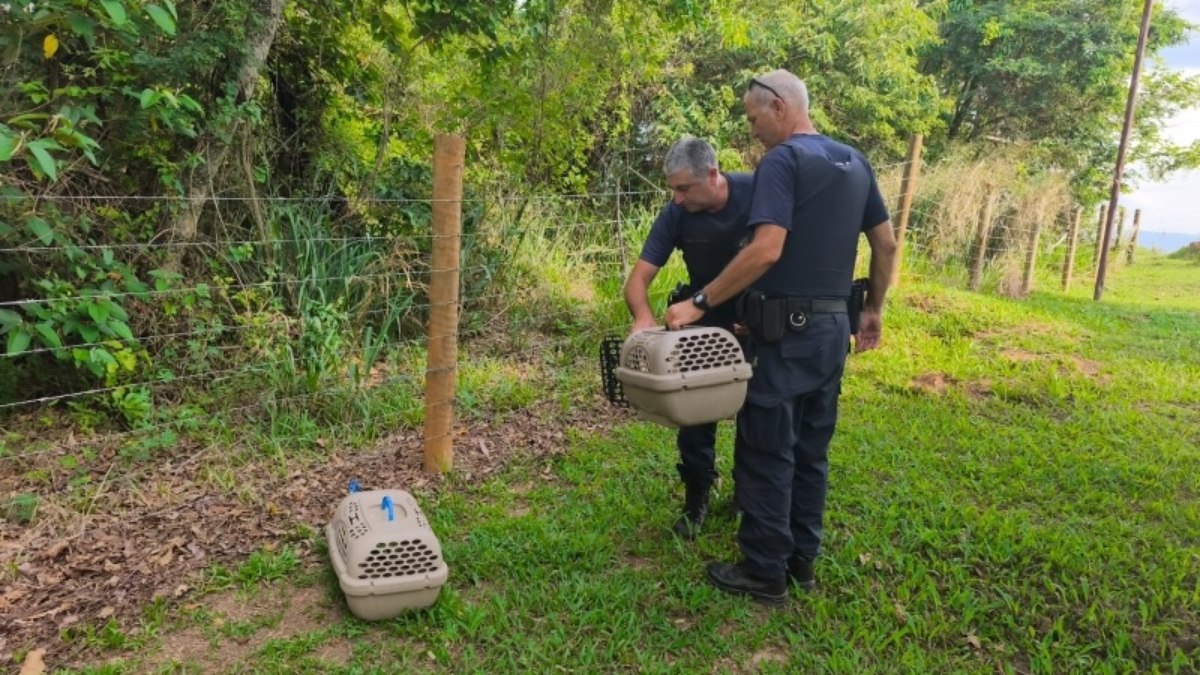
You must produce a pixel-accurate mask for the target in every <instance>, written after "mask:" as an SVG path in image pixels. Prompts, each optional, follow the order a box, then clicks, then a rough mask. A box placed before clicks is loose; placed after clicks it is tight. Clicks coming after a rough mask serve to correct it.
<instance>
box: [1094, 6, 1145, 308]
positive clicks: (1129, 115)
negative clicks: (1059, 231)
mask: <svg viewBox="0 0 1200 675" xmlns="http://www.w3.org/2000/svg"><path fill="white" fill-rule="evenodd" d="M1152 9H1154V0H1146V6H1145V8H1143V9H1142V32H1141V34H1140V35H1138V44H1137V53H1136V54H1135V55H1134V57H1133V76H1132V77H1130V78H1129V100H1127V101H1126V102H1125V125H1124V126H1123V127H1122V128H1121V145H1120V147H1119V148H1118V149H1117V168H1116V171H1114V172H1113V182H1112V193H1111V194H1110V195H1109V198H1108V215H1107V218H1108V219H1107V221H1106V222H1105V224H1104V241H1103V243H1102V244H1101V245H1100V263H1099V265H1098V267H1099V269H1098V270H1097V271H1096V290H1095V292H1094V293H1093V294H1092V299H1093V300H1096V301H1099V300H1100V298H1101V297H1103V295H1104V277H1105V272H1106V268H1107V267H1108V249H1109V241H1110V240H1111V239H1112V224H1113V216H1115V215H1116V211H1117V198H1118V197H1120V196H1121V176H1122V175H1123V174H1124V173H1125V150H1126V148H1127V147H1128V146H1129V132H1130V129H1131V127H1132V126H1133V109H1134V107H1135V106H1136V105H1137V91H1138V77H1139V76H1141V74H1142V58H1143V57H1144V56H1145V55H1146V36H1147V35H1148V34H1149V33H1150V11H1151V10H1152Z"/></svg>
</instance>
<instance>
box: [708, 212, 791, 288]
mask: <svg viewBox="0 0 1200 675" xmlns="http://www.w3.org/2000/svg"><path fill="white" fill-rule="evenodd" d="M754 235H755V236H754V239H752V240H751V241H750V244H749V245H748V246H746V248H743V249H742V250H741V251H739V252H738V254H737V255H736V256H734V258H733V260H731V261H730V262H729V264H728V265H726V266H725V269H723V270H721V274H720V275H718V276H717V278H716V279H713V280H712V282H710V283H709V284H708V285H707V286H705V287H704V292H705V293H707V294H708V304H710V305H712V306H714V307H715V306H717V305H720V304H722V303H725V302H728V301H729V300H732V299H733V298H735V297H737V296H738V294H739V293H741V292H742V291H744V290H746V289H747V288H749V287H750V284H752V283H754V282H755V281H758V278H759V277H761V276H762V275H764V274H766V273H767V270H769V269H771V265H774V264H775V262H776V261H777V260H779V255H780V253H781V251H782V250H783V240H784V238H785V237H786V236H787V231H786V230H784V229H783V228H781V227H778V226H766V225H760V226H759V227H758V229H757V230H755V233H754Z"/></svg>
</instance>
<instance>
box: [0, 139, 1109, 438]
mask: <svg viewBox="0 0 1200 675" xmlns="http://www.w3.org/2000/svg"><path fill="white" fill-rule="evenodd" d="M906 164H907V162H905V161H900V162H894V163H888V164H882V165H877V166H876V167H875V168H876V170H877V171H878V172H884V171H889V170H891V169H895V168H898V167H903V166H905V165H906ZM888 182H889V184H891V183H896V182H898V178H897V179H891V178H889V179H888ZM666 194H667V191H666V190H662V189H655V190H619V189H618V190H615V191H606V192H595V193H580V194H566V195H530V194H520V195H514V194H507V195H499V196H495V195H493V196H490V197H487V198H479V199H462V200H432V199H415V198H362V197H345V198H343V197H335V196H314V197H301V198H291V197H230V196H217V197H215V198H214V197H210V198H207V199H206V200H205V201H211V202H250V201H258V202H269V203H286V202H298V203H312V202H333V201H337V202H347V203H381V204H398V203H424V204H428V205H432V204H434V203H435V202H437V201H441V202H457V203H462V204H468V203H469V204H475V203H479V204H490V205H500V206H506V205H510V204H515V203H517V202H526V203H529V202H547V203H549V202H555V201H558V202H561V201H563V200H571V199H585V198H593V199H602V198H607V197H624V196H645V195H660V196H662V195H666ZM918 194H919V187H918ZM0 197H3V195H0ZM59 198H62V200H63V201H66V200H78V201H83V200H87V199H96V200H98V201H106V200H109V201H117V200H143V201H188V202H191V201H194V200H192V199H191V198H189V197H186V196H179V197H175V196H162V195H158V196H154V195H133V196H114V195H110V196H98V195H90V196H85V195H68V196H54V195H43V196H40V197H29V196H24V197H19V199H22V200H30V201H37V200H39V199H41V200H45V199H52V200H53V199H59ZM951 202H954V203H956V204H957V200H956V199H955V198H953V197H945V198H939V199H917V200H914V202H913V205H912V208H911V210H910V224H909V230H908V237H907V238H906V242H905V246H906V249H907V250H908V251H909V252H910V253H916V254H918V255H926V256H929V257H934V256H941V257H942V258H945V257H946V255H945V253H946V252H945V251H943V250H941V249H940V248H939V247H938V246H936V245H935V244H933V243H927V242H926V241H924V240H923V239H922V238H923V237H926V236H927V235H929V236H933V235H937V234H938V233H939V226H941V225H942V224H940V223H937V222H936V221H937V218H938V216H939V214H940V213H943V212H944V211H945V210H946V209H949V208H950V204H951ZM640 208H641V207H639V209H640ZM958 208H959V210H960V211H961V210H962V207H961V205H959V206H958ZM967 211H968V212H969V211H970V209H967ZM652 215H653V213H652V210H650V209H646V212H645V213H639V214H638V215H637V216H636V217H635V216H631V215H628V214H622V213H620V212H618V214H617V217H616V218H587V219H572V220H571V221H570V222H564V223H557V222H555V223H551V224H546V223H544V222H543V223H538V224H535V225H532V226H531V227H532V228H533V229H534V230H536V231H537V232H538V235H539V236H542V237H546V238H548V239H549V240H550V241H551V242H567V243H569V244H571V245H570V246H567V247H566V248H565V249H564V250H559V251H558V252H557V253H556V256H557V257H556V258H555V260H557V261H561V262H566V263H568V264H579V262H580V261H583V262H585V263H586V264H587V265H588V266H590V267H591V268H593V269H595V270H597V271H599V272H601V273H603V274H604V275H611V278H619V277H618V275H617V272H621V273H622V275H623V274H624V273H627V271H628V265H629V261H628V260H625V259H623V258H618V257H617V246H616V245H615V244H614V241H613V240H612V239H609V240H607V241H597V242H593V243H585V242H583V241H581V239H580V236H579V233H580V232H581V231H584V230H585V229H586V230H587V231H588V232H592V233H594V232H597V231H603V230H604V228H606V227H607V226H612V225H616V228H615V229H610V230H607V231H608V233H609V236H614V235H615V236H616V237H625V236H626V234H627V233H628V232H629V231H630V229H631V228H633V227H637V228H641V227H644V226H645V225H647V224H649V222H650V220H652ZM539 217H540V216H539ZM893 220H895V218H893ZM965 220H966V222H962V223H959V224H957V225H954V227H957V228H958V230H959V232H960V234H959V235H958V236H959V238H960V239H961V241H962V244H960V245H959V251H960V252H959V254H958V256H957V257H958V258H961V259H963V260H966V261H968V264H969V261H970V260H971V259H972V258H973V257H974V255H975V248H976V236H977V230H978V228H979V224H978V222H977V220H978V219H977V217H976V218H974V219H972V218H969V217H968V218H966V219H965ZM1035 220H1037V218H1035V217H1032V216H1029V215H1028V214H1025V213H1022V212H1018V211H1014V210H1012V209H1011V208H1010V209H1006V210H1003V211H1002V212H1000V213H999V214H997V215H995V216H994V217H993V218H992V220H991V222H990V223H989V224H988V229H989V231H990V232H989V237H988V242H987V244H988V245H987V255H988V260H987V262H989V263H990V262H991V261H993V260H996V259H999V258H1001V257H1003V256H1005V255H1009V254H1011V253H1013V252H1021V251H1024V250H1025V249H1026V248H1027V246H1028V243H1027V240H1028V239H1030V237H1031V235H1032V233H1033V231H1034V229H1035V227H1043V228H1045V231H1048V232H1049V231H1055V232H1057V231H1059V230H1061V228H1062V225H1063V223H1064V222H1067V221H1066V219H1065V218H1064V216H1063V214H1061V213H1055V214H1053V215H1052V216H1046V215H1045V214H1043V218H1042V221H1043V222H1042V223H1041V224H1038V223H1035V222H1034V221H1035ZM1088 220H1089V218H1088V216H1085V217H1084V218H1083V219H1082V221H1081V223H1080V227H1079V232H1078V235H1077V242H1078V248H1077V251H1076V252H1077V255H1079V256H1080V257H1087V256H1086V255H1084V254H1086V253H1087V252H1088V249H1089V248H1090V247H1089V245H1087V242H1088V241H1089V238H1091V237H1092V236H1093V234H1094V233H1095V231H1096V230H1097V228H1096V227H1094V226H1093V227H1089V226H1088ZM1092 220H1093V221H1094V218H1092ZM635 223H636V225H634V224H635ZM517 225H518V223H517V221H515V220H511V221H510V220H505V219H503V218H499V219H497V218H494V217H493V218H490V219H489V220H488V224H487V226H486V227H481V228H478V229H474V230H472V231H470V232H466V233H463V234H462V235H458V236H459V238H460V240H461V241H462V242H463V243H464V244H471V243H473V241H475V240H479V239H491V238H494V237H496V236H497V235H498V234H499V233H502V232H503V231H504V230H505V229H506V228H512V227H515V226H517ZM927 230H928V232H927ZM1115 234H1116V233H1115V230H1114V240H1115V239H1116V237H1115ZM1027 235H1028V236H1027ZM445 236H453V235H438V234H434V233H432V232H421V233H411V232H410V233H395V234H385V235H378V236H374V235H370V234H368V235H366V236H345V237H312V238H292V239H250V238H236V239H230V240H224V241H223V240H219V239H218V240H210V241H149V242H126V243H120V244H96V243H89V244H80V245H74V244H68V245H57V246H20V247H9V248H4V249H0V253H4V254H29V255H32V254H44V253H53V252H65V251H69V250H89V251H94V250H105V249H108V250H120V251H137V250H154V249H168V248H188V247H197V248H198V247H205V248H220V247H244V246H254V247H259V246H261V247H285V246H289V245H292V246H300V245H305V244H339V245H346V246H349V245H355V244H368V245H375V246H379V247H381V248H382V247H385V246H395V245H396V244H406V245H409V246H412V245H413V244H417V243H420V242H422V241H432V240H437V239H439V238H442V237H445ZM1065 236H1066V235H1062V237H1063V238H1060V239H1059V240H1058V241H1057V242H1054V243H1052V244H1050V245H1049V248H1051V250H1052V249H1053V248H1057V247H1058V246H1060V245H1061V244H1062V241H1063V239H1064V238H1065ZM1126 241H1127V240H1118V241H1114V244H1113V250H1117V249H1119V248H1120V247H1122V246H1125V245H1126V244H1125V242H1126ZM1097 244H1098V242H1097ZM1039 245H1040V246H1041V247H1047V245H1046V244H1045V243H1044V242H1041V243H1040V244H1039ZM517 246H520V242H517ZM497 250H500V251H503V250H505V249H504V247H503V246H501V247H499V248H498V249H497ZM631 252H632V253H633V254H635V255H636V253H637V251H636V249H634V250H632V251H631ZM403 253H405V254H409V255H408V256H407V260H406V265H407V267H406V268H405V269H403V270H397V271H391V272H386V273H378V274H349V275H345V274H343V275H337V276H318V277H304V276H290V275H288V274H287V273H285V276H284V278H279V279H273V280H263V281H257V282H243V283H224V282H214V283H207V284H199V283H198V284H195V285H192V286H188V287H179V288H169V289H153V290H151V289H146V290H145V291H123V292H97V293H94V294H87V295H76V296H63V297H57V298H32V299H21V300H13V301H6V302H0V307H20V306H28V305H34V304H45V303H52V302H73V301H89V300H92V301H94V300H97V299H116V298H127V297H136V298H138V299H141V300H146V299H147V298H150V297H156V296H171V295H176V294H187V293H199V292H202V291H204V290H207V291H208V292H210V293H226V292H229V291H234V290H244V289H256V288H257V289H271V288H277V287H284V286H299V285H304V284H315V283H324V282H343V283H345V284H352V283H355V282H367V281H374V280H382V279H397V280H398V279H404V280H405V281H406V282H407V283H406V285H407V286H408V287H409V288H412V287H413V277H414V276H424V275H427V274H433V273H438V272H457V273H458V274H459V275H460V276H463V275H473V274H479V273H482V274H484V276H486V277H488V278H491V277H493V276H495V275H500V274H505V273H506V272H507V267H506V265H507V264H509V262H511V261H508V262H506V263H505V264H503V265H476V266H470V265H464V266H459V267H454V268H439V269H433V268H432V265H431V264H429V263H428V262H427V261H425V260H424V259H423V256H424V255H426V254H424V253H421V252H420V251H419V250H412V249H409V250H405V251H404V252H403ZM239 262H240V261H239ZM246 262H247V263H250V264H253V263H255V262H259V263H261V262H263V261H258V260H254V259H251V260H248V261H246ZM1038 262H1039V264H1041V265H1043V266H1045V265H1046V263H1045V262H1043V261H1041V260H1039V261H1038ZM909 274H910V275H913V276H918V277H919V278H924V277H927V276H928V277H931V276H934V273H932V272H931V273H926V272H924V271H912V270H910V271H909ZM605 278H610V277H608V276H606V277H605ZM667 292H668V289H666V288H665V287H659V288H658V289H652V290H651V292H650V295H651V297H652V298H661V297H662V296H664V295H666V294H667ZM507 298H511V293H507V292H504V291H500V292H496V293H494V294H492V295H490V296H489V295H487V294H482V295H479V296H477V297H469V298H466V297H464V298H460V299H459V306H460V308H463V307H466V306H468V305H470V304H471V303H486V302H491V301H498V300H503V299H507ZM589 302H593V303H597V304H601V305H604V306H608V307H615V306H617V305H620V304H622V303H623V299H622V298H620V297H619V296H614V297H611V298H608V297H605V298H603V299H600V300H595V299H593V300H590V301H589ZM436 306H438V305H435V304H430V303H406V304H404V305H403V306H401V307H399V308H397V307H384V308H380V309H373V310H369V311H367V312H365V313H355V314H354V315H353V317H354V319H355V320H356V324H357V325H362V322H363V321H364V319H367V318H370V317H373V316H383V315H389V314H390V315H393V316H395V317H404V316H412V315H414V314H420V313H423V312H426V311H428V310H432V309H433V308H434V307H436ZM305 320H306V319H305V318H304V317H292V316H288V315H286V314H277V315H274V316H273V317H272V318H271V320H270V321H268V322H266V323H265V324H264V323H254V324H239V325H228V326H217V327H207V328H202V329H199V330H191V331H177V332H171V333H161V334H150V335H142V336H136V337H134V338H129V339H120V338H116V337H113V338H111V339H104V340H100V341H94V342H89V343H83V344H76V345H64V346H63V347H61V348H55V347H39V348H36V349H30V350H26V351H24V352H22V354H24V355H35V354H44V353H48V352H60V351H62V350H68V349H76V348H88V347H102V346H108V345H111V344H112V343H114V342H116V343H119V344H129V343H134V344H144V343H147V342H162V341H170V340H183V339H187V338H192V337H198V336H217V335H222V334H227V333H237V332H242V331H250V330H255V329H258V330H270V329H272V328H275V327H279V326H282V327H284V328H283V329H284V330H288V328H287V327H288V326H295V325H300V326H303V325H304V322H305ZM467 333H468V332H464V333H463V334H464V335H466V334H467ZM398 335H399V334H398ZM446 339H450V338H449V337H447V338H446ZM422 342H423V338H422V337H413V338H411V339H397V340H391V339H389V340H388V341H387V342H386V344H387V346H388V347H393V348H394V347H401V346H404V345H418V346H419V345H420V344H422ZM277 346H278V345H276V347H277ZM231 347H236V348H235V349H234V350H233V351H232V352H225V351H223V353H222V355H221V356H223V357H225V358H230V359H236V358H237V355H238V354H243V353H249V352H251V350H252V349H253V348H252V347H251V346H248V345H233V346H231ZM223 350H224V348H223ZM5 356H12V357H16V356H19V355H18V354H5ZM317 358H319V357H318V356H306V355H299V356H297V355H296V354H293V355H292V356H291V357H290V358H283V359H278V360H275V361H266V362H263V361H259V362H255V363H251V364H242V365H239V366H236V367H231V368H226V369H224V370H215V371H207V372H203V373H191V374H182V375H177V376H176V375H172V376H170V377H166V378H162V379H155V380H145V381H141V382H136V383H129V384H123V385H118V386H112V387H97V388H92V389H87V390H84V391H79V392H71V393H66V394H57V395H51V396H44V397H39V398H34V399H29V400H25V401H18V402H12V403H6V404H0V411H6V412H7V411H9V410H11V409H14V408H18V407H32V406H44V405H53V404H58V403H61V402H64V401H69V400H78V399H82V398H85V397H100V396H104V395H106V394H110V393H112V392H114V391H117V390H122V389H124V390H133V389H141V388H148V389H151V390H153V389H155V388H157V387H164V386H169V385H171V384H178V383H181V382H182V383H191V382H194V381H198V380H203V381H204V382H205V383H206V384H207V385H208V386H212V385H213V384H216V383H220V382H225V381H228V380H232V379H234V378H236V377H240V376H245V375H255V374H259V373H262V372H269V371H270V370H271V369H273V368H277V367H278V368H289V367H290V368H291V369H292V370H291V371H289V373H285V374H284V377H288V376H293V375H294V374H295V373H296V372H299V369H298V368H297V366H300V365H305V364H309V363H311V361H312V360H315V359H317ZM443 370H449V369H442V370H438V371H431V372H442V371H443ZM398 377H399V379H409V380H412V379H413V378H415V377H416V376H415V375H412V374H406V375H402V376H398ZM390 379H391V378H388V379H385V380H384V382H385V383H386V382H388V381H389V380H390ZM338 391H339V390H338V389H336V388H335V389H332V390H327V391H322V392H318V393H313V394H308V395H305V396H301V397H291V398H284V399H271V400H267V401H262V402H258V403H255V404H251V405H250V406H243V407H238V408H230V409H227V410H223V411H218V412H216V413H213V414H212V415H210V417H212V418H215V417H216V416H218V415H227V414H239V413H240V412H241V411H244V410H246V409H252V408H257V407H262V406H264V405H272V404H279V403H282V402H285V401H288V400H297V399H315V398H318V397H321V396H330V395H334V394H336V393H337V392H338ZM272 401H273V402H274V403H272ZM445 402H446V401H440V402H438V403H445ZM171 423H177V422H171ZM168 424H170V423H168ZM149 428H151V429H153V428H155V427H149ZM141 429H142V427H139V430H138V432H137V433H146V432H144V431H142V430H141ZM24 456H27V455H7V456H3V457H0V460H9V459H17V458H20V457H24Z"/></svg>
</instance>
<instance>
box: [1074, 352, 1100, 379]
mask: <svg viewBox="0 0 1200 675" xmlns="http://www.w3.org/2000/svg"><path fill="white" fill-rule="evenodd" d="M1071 361H1072V362H1073V363H1074V364H1075V367H1076V368H1078V369H1079V372H1081V373H1083V374H1084V375H1087V376H1088V377H1096V376H1097V375H1099V374H1100V371H1101V370H1103V368H1104V364H1102V363H1100V362H1099V361H1092V360H1090V359H1085V358H1083V357H1080V356H1071Z"/></svg>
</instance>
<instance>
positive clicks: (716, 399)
mask: <svg viewBox="0 0 1200 675" xmlns="http://www.w3.org/2000/svg"><path fill="white" fill-rule="evenodd" d="M616 376H617V379H618V380H620V382H621V386H622V389H623V390H624V395H625V399H626V400H628V401H629V405H631V406H633V408H634V409H635V410H637V411H638V413H639V414H640V415H641V416H642V417H645V418H646V419H648V420H650V421H651V422H657V423H658V424H663V425H665V426H669V427H688V426H695V425H697V424H707V423H709V422H716V421H717V420H722V419H726V418H729V417H732V416H733V415H735V414H736V413H737V411H738V410H739V409H740V408H741V407H742V402H743V401H744V400H745V399H746V382H747V381H748V380H749V379H750V376H751V370H750V364H749V363H746V358H745V356H744V355H743V354H742V347H741V345H739V344H738V341H737V338H735V337H734V336H733V334H732V333H730V332H729V331H727V330H725V329H723V328H707V327H696V328H685V329H683V330H665V329H659V330H647V331H641V332H638V333H634V334H632V335H630V336H629V337H628V338H626V339H625V343H624V345H623V346H622V347H621V358H620V363H619V365H618V366H617V368H616Z"/></svg>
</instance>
